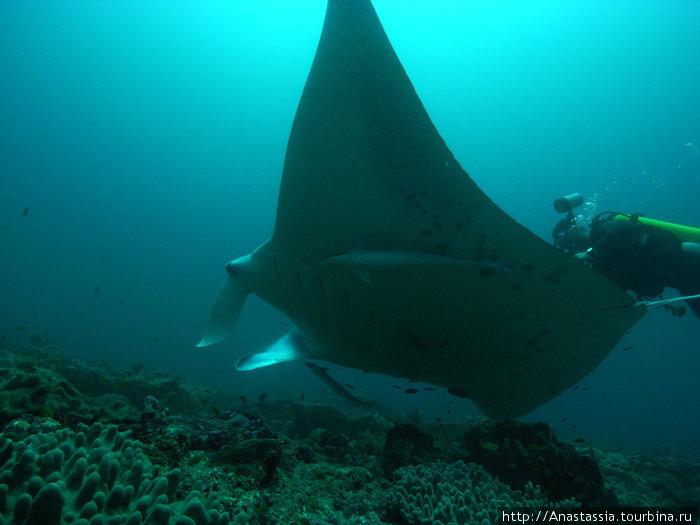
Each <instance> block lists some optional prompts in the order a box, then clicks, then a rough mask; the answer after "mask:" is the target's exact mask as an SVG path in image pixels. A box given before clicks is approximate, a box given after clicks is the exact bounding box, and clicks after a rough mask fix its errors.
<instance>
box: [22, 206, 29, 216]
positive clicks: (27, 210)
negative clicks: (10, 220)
mask: <svg viewBox="0 0 700 525" xmlns="http://www.w3.org/2000/svg"><path fill="white" fill-rule="evenodd" d="M28 214H29V206H25V207H24V211H23V212H22V217H26V216H27V215H28Z"/></svg>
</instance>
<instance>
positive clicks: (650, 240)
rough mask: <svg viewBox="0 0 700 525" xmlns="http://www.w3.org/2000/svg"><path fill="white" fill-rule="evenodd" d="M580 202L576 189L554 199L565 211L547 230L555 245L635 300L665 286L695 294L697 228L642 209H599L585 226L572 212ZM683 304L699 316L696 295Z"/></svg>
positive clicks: (699, 288)
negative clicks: (640, 211) (627, 211)
mask: <svg viewBox="0 0 700 525" xmlns="http://www.w3.org/2000/svg"><path fill="white" fill-rule="evenodd" d="M582 203H583V197H582V196H581V195H580V194H578V193H574V194H571V195H567V196H566V197H562V198H560V199H557V200H556V201H554V209H555V210H556V211H557V212H559V213H566V214H567V216H566V218H564V219H562V220H561V221H559V222H558V223H557V225H556V226H555V228H554V230H553V231H552V237H553V238H554V246H556V247H557V248H559V249H561V250H563V251H564V252H565V253H567V254H569V255H572V256H574V257H576V258H577V259H581V260H583V261H585V262H586V263H587V264H589V265H590V266H591V267H592V268H593V269H595V270H597V271H598V272H600V273H601V274H603V275H605V276H606V277H607V278H608V279H610V280H612V281H614V282H615V283H617V284H618V285H619V286H620V287H621V288H622V289H623V290H629V291H632V292H633V293H634V294H635V295H636V296H637V300H638V301H642V300H648V299H652V298H654V297H658V296H660V295H661V294H662V293H663V291H664V288H675V289H676V290H678V293H680V295H681V296H690V295H697V294H700V229H697V228H691V227H688V226H681V225H678V224H672V223H668V222H663V221H656V220H653V219H647V218H646V217H642V216H641V214H633V215H626V214H622V213H616V212H602V213H599V214H598V215H596V216H595V217H594V218H593V220H592V221H591V224H590V231H586V229H585V228H584V227H582V226H581V225H580V224H578V222H577V221H576V218H575V217H574V214H573V210H574V208H576V207H578V206H580V205H581V204H582ZM687 304H688V306H689V307H690V308H691V310H692V311H693V313H694V314H695V316H696V317H698V319H700V300H697V299H695V300H690V301H687ZM668 309H670V310H671V311H672V312H673V314H674V315H677V316H681V315H683V314H684V313H685V309H684V308H683V307H680V308H679V307H668Z"/></svg>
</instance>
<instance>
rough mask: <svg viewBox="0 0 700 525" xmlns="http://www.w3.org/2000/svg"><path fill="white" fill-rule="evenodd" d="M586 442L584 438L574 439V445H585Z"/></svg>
mask: <svg viewBox="0 0 700 525" xmlns="http://www.w3.org/2000/svg"><path fill="white" fill-rule="evenodd" d="M585 441H586V440H585V439H583V438H576V439H574V443H584V442H585Z"/></svg>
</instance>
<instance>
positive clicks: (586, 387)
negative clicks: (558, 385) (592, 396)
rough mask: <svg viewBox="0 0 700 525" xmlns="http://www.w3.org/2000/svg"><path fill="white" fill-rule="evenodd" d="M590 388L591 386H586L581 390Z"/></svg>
mask: <svg viewBox="0 0 700 525" xmlns="http://www.w3.org/2000/svg"><path fill="white" fill-rule="evenodd" d="M590 389H591V387H590V386H584V387H583V388H582V389H581V390H590Z"/></svg>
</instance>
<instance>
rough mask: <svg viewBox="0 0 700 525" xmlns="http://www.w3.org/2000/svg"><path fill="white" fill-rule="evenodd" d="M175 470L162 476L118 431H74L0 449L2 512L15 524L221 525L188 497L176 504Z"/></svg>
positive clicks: (210, 509) (209, 508)
mask: <svg viewBox="0 0 700 525" xmlns="http://www.w3.org/2000/svg"><path fill="white" fill-rule="evenodd" d="M180 475H181V474H180V470H179V469H173V470H170V471H168V472H162V471H161V469H160V468H159V467H154V466H153V465H152V464H151V462H150V461H149V460H148V458H147V457H146V456H145V455H144V454H143V452H142V448H141V445H140V443H139V442H138V441H134V440H132V439H130V437H129V433H128V432H119V430H118V429H117V427H116V426H114V425H109V426H104V425H103V424H102V423H94V424H93V425H91V426H90V427H88V426H86V425H84V424H83V423H78V425H77V427H76V432H73V431H71V430H68V429H58V430H56V431H55V432H53V433H38V434H31V435H29V436H27V437H26V438H25V439H23V440H19V441H16V442H13V441H11V440H10V439H4V440H3V441H2V442H1V443H0V512H2V515H3V516H4V517H5V518H7V519H10V520H11V521H12V522H13V523H26V524H27V525H51V524H54V523H55V524H60V523H74V524H76V525H80V524H86V525H87V524H88V523H90V524H92V525H95V524H97V523H107V524H119V523H126V524H128V525H138V524H140V523H150V524H154V525H155V524H168V523H170V519H171V517H173V518H176V520H175V523H177V524H179V525H186V524H192V523H196V524H197V525H219V524H224V523H228V522H229V516H228V513H226V512H224V513H220V512H218V510H216V508H214V507H216V506H218V502H217V501H216V500H214V499H209V500H207V501H206V502H202V501H201V499H200V497H199V494H197V493H196V492H190V493H189V494H188V495H187V497H186V499H185V500H184V501H177V499H176V491H177V487H178V483H179V481H180Z"/></svg>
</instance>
